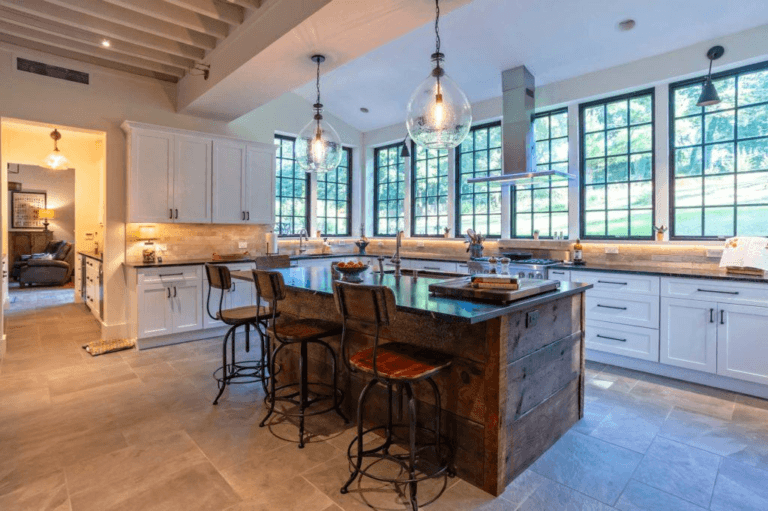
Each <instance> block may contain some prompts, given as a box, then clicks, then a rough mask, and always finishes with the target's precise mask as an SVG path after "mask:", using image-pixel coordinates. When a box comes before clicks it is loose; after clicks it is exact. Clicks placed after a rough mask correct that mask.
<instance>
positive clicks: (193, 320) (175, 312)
mask: <svg viewBox="0 0 768 511" xmlns="http://www.w3.org/2000/svg"><path fill="white" fill-rule="evenodd" d="M202 294H203V293H202V282H200V281H197V282H196V281H189V280H185V281H184V282H179V283H174V284H173V289H172V293H171V297H170V303H171V320H172V322H173V333H180V332H188V331H190V330H199V329H201V328H203V304H202V300H201V298H202Z"/></svg>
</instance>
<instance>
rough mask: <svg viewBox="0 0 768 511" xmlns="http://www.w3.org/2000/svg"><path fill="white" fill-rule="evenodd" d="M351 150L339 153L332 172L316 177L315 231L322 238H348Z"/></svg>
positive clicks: (350, 225)
mask: <svg viewBox="0 0 768 511" xmlns="http://www.w3.org/2000/svg"><path fill="white" fill-rule="evenodd" d="M351 176H352V149H349V148H347V147H345V148H344V150H343V151H342V152H341V163H339V166H338V167H336V168H335V169H334V170H332V171H330V172H326V173H324V174H318V175H317V229H318V230H319V231H320V233H321V234H323V235H324V236H349V235H350V234H351V230H350V229H351V227H352V218H351V216H350V215H351V210H352V189H351V186H350V183H351Z"/></svg>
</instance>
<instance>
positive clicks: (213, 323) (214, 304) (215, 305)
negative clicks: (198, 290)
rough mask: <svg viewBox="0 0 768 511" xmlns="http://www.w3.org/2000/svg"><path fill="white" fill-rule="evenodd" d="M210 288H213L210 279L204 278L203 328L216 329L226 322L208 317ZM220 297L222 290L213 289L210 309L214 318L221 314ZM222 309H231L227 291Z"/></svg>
mask: <svg viewBox="0 0 768 511" xmlns="http://www.w3.org/2000/svg"><path fill="white" fill-rule="evenodd" d="M210 287H211V286H210V285H209V284H208V279H207V278H205V277H203V298H202V300H203V303H202V307H203V328H214V327H220V326H224V322H223V321H219V320H216V319H212V318H211V317H210V316H209V315H208V310H207V309H206V307H207V306H208V305H207V303H208V290H209V289H210ZM220 296H221V290H219V289H212V290H211V299H210V300H211V302H210V309H211V314H213V315H214V316H216V313H217V312H219V299H220ZM221 308H222V309H228V308H229V293H227V292H226V291H224V300H223V302H222V304H221Z"/></svg>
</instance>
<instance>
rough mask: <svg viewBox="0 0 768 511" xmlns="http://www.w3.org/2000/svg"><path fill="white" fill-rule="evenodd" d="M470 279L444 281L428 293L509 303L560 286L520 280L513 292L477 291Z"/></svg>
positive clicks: (553, 281)
mask: <svg viewBox="0 0 768 511" xmlns="http://www.w3.org/2000/svg"><path fill="white" fill-rule="evenodd" d="M470 279H471V277H462V278H460V279H451V280H444V281H442V282H438V283H435V284H430V286H429V292H430V293H432V294H433V295H436V296H445V297H448V298H464V299H468V300H482V301H485V302H495V303H509V302H514V301H517V300H522V299H523V298H528V297H530V296H535V295H540V294H542V293H547V292H549V291H554V290H556V289H557V288H558V287H559V286H560V282H559V281H557V280H541V279H520V288H519V289H517V290H514V291H511V290H508V289H478V288H475V287H472V282H471V280H470Z"/></svg>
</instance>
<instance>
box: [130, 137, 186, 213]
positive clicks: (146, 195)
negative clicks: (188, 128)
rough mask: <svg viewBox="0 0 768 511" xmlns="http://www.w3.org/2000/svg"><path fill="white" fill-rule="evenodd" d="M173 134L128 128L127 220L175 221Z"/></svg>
mask: <svg viewBox="0 0 768 511" xmlns="http://www.w3.org/2000/svg"><path fill="white" fill-rule="evenodd" d="M174 154H175V150H174V135H173V134H172V133H165V132H161V131H153V130H144V129H135V130H134V129H130V130H128V221H129V222H137V223H141V222H150V223H151V222H161V223H162V222H172V221H173V218H172V217H173V211H172V209H173V206H172V205H171V204H172V203H173V182H172V181H173V172H174Z"/></svg>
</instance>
